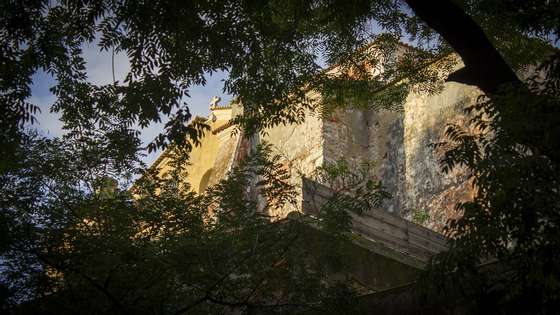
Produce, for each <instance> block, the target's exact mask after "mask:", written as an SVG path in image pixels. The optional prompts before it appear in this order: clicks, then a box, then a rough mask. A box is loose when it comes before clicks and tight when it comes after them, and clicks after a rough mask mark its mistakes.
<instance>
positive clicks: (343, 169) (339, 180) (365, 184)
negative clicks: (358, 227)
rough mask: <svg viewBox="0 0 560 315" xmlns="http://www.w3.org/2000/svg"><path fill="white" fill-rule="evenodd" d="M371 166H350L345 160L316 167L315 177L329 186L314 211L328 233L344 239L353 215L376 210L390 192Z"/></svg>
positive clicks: (366, 164) (389, 196)
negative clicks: (328, 189) (373, 174)
mask: <svg viewBox="0 0 560 315" xmlns="http://www.w3.org/2000/svg"><path fill="white" fill-rule="evenodd" d="M371 169H372V165H371V164H370V163H364V164H362V165H350V164H349V163H348V162H346V161H345V160H338V161H336V162H334V163H327V164H325V165H323V166H321V167H318V168H317V170H316V171H315V174H314V179H315V180H316V181H317V182H318V183H320V184H324V185H326V186H327V187H329V188H330V190H331V191H332V195H330V196H328V198H326V200H325V202H324V203H323V204H322V205H320V209H319V211H318V213H316V214H315V216H316V218H317V220H318V225H319V226H320V227H321V228H322V229H323V230H325V231H327V232H328V233H330V234H332V235H336V236H338V237H342V238H344V237H345V236H346V235H347V233H348V232H350V229H351V227H352V214H356V215H362V214H363V213H365V212H367V211H374V210H378V209H379V208H380V206H381V205H382V203H383V201H384V200H386V199H389V198H391V194H389V193H388V192H386V191H385V190H384V189H383V185H382V183H381V181H378V180H376V179H375V178H374V177H373V176H372V174H371Z"/></svg>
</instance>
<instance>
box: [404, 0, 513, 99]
mask: <svg viewBox="0 0 560 315" xmlns="http://www.w3.org/2000/svg"><path fill="white" fill-rule="evenodd" d="M405 1H406V3H407V4H408V5H409V6H410V8H411V9H412V10H413V11H414V13H415V14H416V15H417V16H418V17H419V18H421V19H422V20H423V21H424V22H425V23H426V24H427V25H428V26H429V27H431V28H432V29H434V30H435V31H436V32H438V33H439V34H440V35H441V36H442V37H443V38H444V39H445V40H446V41H447V43H448V44H449V45H450V46H451V47H452V48H453V49H454V50H455V52H457V54H459V56H461V58H462V59H463V62H464V63H465V68H463V69H460V70H458V71H456V72H453V73H451V74H450V75H449V77H448V78H447V80H448V81H455V82H460V83H464V84H469V85H475V86H477V87H479V88H480V89H481V90H482V91H483V92H484V93H486V94H488V95H491V94H494V93H496V92H497V91H498V89H499V88H500V87H501V86H502V85H504V84H507V83H521V81H520V80H519V78H517V75H516V74H515V72H514V71H513V70H512V69H511V68H510V67H509V65H508V64H507V63H506V62H505V60H504V59H503V58H502V56H501V55H500V53H499V52H498V51H497V50H496V49H495V48H494V45H492V43H490V40H488V38H487V37H486V34H485V33H484V31H483V30H482V29H481V28H480V26H479V25H478V24H476V22H475V21H474V20H473V19H472V18H471V17H470V16H469V15H468V14H467V13H465V12H464V11H463V10H462V9H461V8H460V7H459V6H457V5H456V4H455V3H453V2H452V1H449V0H445V1H426V0H405Z"/></svg>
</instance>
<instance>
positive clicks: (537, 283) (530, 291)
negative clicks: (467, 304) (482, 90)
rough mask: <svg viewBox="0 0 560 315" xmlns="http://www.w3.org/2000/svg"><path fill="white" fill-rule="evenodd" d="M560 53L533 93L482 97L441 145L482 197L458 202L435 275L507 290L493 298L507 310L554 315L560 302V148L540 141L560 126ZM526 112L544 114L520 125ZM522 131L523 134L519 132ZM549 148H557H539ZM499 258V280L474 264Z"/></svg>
mask: <svg viewBox="0 0 560 315" xmlns="http://www.w3.org/2000/svg"><path fill="white" fill-rule="evenodd" d="M557 58H558V57H557V56H555V57H554V58H552V59H551V60H550V61H548V62H547V63H544V64H543V65H542V66H541V67H540V68H539V69H538V70H539V71H538V72H537V74H536V75H534V76H533V78H532V79H531V80H530V81H529V90H527V89H523V88H519V87H515V88H513V87H512V88H504V90H503V92H502V93H501V94H500V95H499V96H495V97H493V98H492V99H489V98H485V97H480V98H479V100H478V102H477V103H476V104H474V105H472V106H470V107H468V108H467V109H466V113H467V114H470V117H471V119H470V124H469V125H468V126H458V125H449V126H448V127H447V130H446V135H447V138H448V142H447V143H440V144H438V145H437V146H448V145H450V144H451V148H450V149H448V150H447V151H446V152H445V155H444V156H443V158H442V166H443V169H444V170H445V171H448V172H449V171H451V170H452V169H453V168H455V167H457V166H460V165H462V166H466V167H467V168H468V169H470V171H471V174H472V175H471V176H472V178H473V183H474V187H475V188H476V190H477V194H476V196H475V198H474V200H473V201H471V202H465V203H462V204H459V205H458V210H459V211H461V212H462V213H463V216H462V217H461V218H459V219H457V220H454V221H452V222H451V223H450V225H449V227H448V229H449V232H450V233H451V234H452V235H454V239H453V240H452V243H451V246H452V247H451V249H450V251H449V252H448V253H443V254H442V255H440V256H439V257H437V258H436V260H435V261H434V267H435V268H434V271H433V272H434V273H436V274H437V273H443V274H449V273H450V272H457V273H458V274H459V275H458V276H462V277H465V278H464V279H463V280H462V281H461V282H462V283H467V284H468V285H472V284H474V283H479V285H480V286H481V287H479V288H478V290H475V291H474V292H476V294H480V292H499V293H500V294H501V295H499V298H497V300H495V301H492V302H491V303H488V301H487V302H486V303H487V304H493V303H496V304H494V305H493V307H496V308H497V309H500V310H501V312H503V313H511V312H516V313H526V314H535V313H539V314H549V313H550V314H552V313H554V312H555V311H556V310H557V309H558V305H559V304H558V303H559V300H558V288H559V285H560V273H559V270H560V265H559V261H560V258H559V257H558V248H559V246H560V243H559V240H560V235H559V234H558V228H557V227H558V224H560V221H559V220H560V216H559V214H560V209H558V205H559V204H560V195H559V177H558V176H559V174H560V173H559V172H558V163H557V160H556V159H555V157H556V154H555V151H556V150H558V148H557V146H556V145H552V144H549V142H548V141H549V139H546V138H544V139H535V138H532V134H533V135H536V134H547V133H548V132H553V131H551V130H550V128H558V127H557V124H558V118H559V117H560V116H558V114H557V108H558V106H559V103H558V100H559V99H558V96H557V95H558V86H557V84H555V83H554V82H556V81H557V80H558V71H557V69H558V59H557ZM525 108H526V110H523V109H525ZM547 108H548V109H551V110H549V111H546V110H545V109H547ZM545 112H546V113H547V114H544V113H545ZM521 115H524V116H527V115H531V116H532V117H531V120H532V121H536V119H535V118H537V117H538V119H539V124H534V125H533V126H531V127H530V128H526V127H527V126H523V124H521V123H517V124H515V123H512V121H513V120H514V119H515V121H518V122H521V121H523V120H525V119H526V117H520V116H521ZM537 115H538V116H537ZM547 129H549V130H547ZM510 130H513V132H511V131H510ZM521 130H524V134H523V135H518V134H515V133H514V132H521ZM527 131H530V132H531V133H532V134H527V133H526V132H527ZM521 141H523V142H521ZM529 141H530V142H529ZM529 143H530V144H529ZM531 144H532V145H531ZM543 147H544V148H549V149H550V151H548V152H547V153H545V152H544V151H542V150H539V148H543ZM495 260H497V261H498V263H499V264H501V265H503V268H505V269H506V270H507V272H505V273H504V274H502V275H501V276H498V278H497V279H488V277H489V276H490V275H488V274H486V273H484V272H483V273H482V274H481V271H480V270H477V269H474V268H473V266H477V265H479V264H480V263H482V262H488V261H495ZM474 279H478V280H474ZM481 279H482V280H481Z"/></svg>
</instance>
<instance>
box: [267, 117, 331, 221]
mask: <svg viewBox="0 0 560 315" xmlns="http://www.w3.org/2000/svg"><path fill="white" fill-rule="evenodd" d="M322 130H323V120H322V119H321V118H320V117H319V116H318V115H317V114H315V113H312V112H308V113H307V115H306V119H305V121H304V122H303V123H301V124H292V125H286V126H285V125H278V126H276V127H273V128H269V129H266V130H265V133H264V135H260V136H259V137H260V138H259V141H265V142H267V143H270V144H272V146H273V150H274V153H275V154H279V155H280V156H281V157H282V163H283V166H284V168H286V169H287V170H288V171H289V172H290V183H292V184H294V185H296V189H297V190H298V192H300V193H299V194H298V196H297V202H296V203H295V204H291V205H288V206H287V207H286V208H285V209H283V210H282V211H279V212H270V213H269V214H270V215H273V216H279V217H285V216H286V215H287V214H288V213H290V212H291V211H301V204H302V195H301V186H302V177H311V176H312V174H313V172H314V171H315V169H316V168H317V167H319V166H321V165H323V161H324V156H323V147H324V142H325V137H324V136H323V134H322Z"/></svg>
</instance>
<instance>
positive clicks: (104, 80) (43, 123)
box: [30, 43, 231, 164]
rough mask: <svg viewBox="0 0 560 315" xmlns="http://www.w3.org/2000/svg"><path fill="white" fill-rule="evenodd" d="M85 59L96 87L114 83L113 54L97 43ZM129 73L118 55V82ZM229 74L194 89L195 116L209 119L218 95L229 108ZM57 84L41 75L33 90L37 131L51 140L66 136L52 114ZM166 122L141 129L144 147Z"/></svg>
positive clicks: (220, 74) (124, 59)
mask: <svg viewBox="0 0 560 315" xmlns="http://www.w3.org/2000/svg"><path fill="white" fill-rule="evenodd" d="M84 57H85V59H86V61H87V72H88V78H89V80H90V81H91V82H93V83H95V84H108V83H111V82H112V81H113V74H112V70H111V54H110V53H109V52H101V51H100V50H99V47H98V46H97V45H96V44H95V43H91V44H89V45H87V46H85V47H84ZM128 71H129V63H128V59H127V57H126V55H124V54H117V55H116V56H115V79H116V80H119V81H122V80H123V79H124V77H125V76H126V74H127V73H128ZM225 78H226V73H223V72H218V73H214V74H213V75H212V76H208V77H207V83H206V85H205V86H197V87H193V88H192V89H191V90H190V92H189V94H190V98H188V99H185V101H186V102H187V103H188V104H189V105H190V106H189V107H190V110H191V112H192V113H193V117H194V116H195V115H198V116H207V115H208V114H209V113H210V110H209V104H210V99H211V98H212V96H214V95H217V96H220V97H221V98H222V101H221V102H220V104H227V102H229V100H231V96H230V95H227V94H224V93H223V92H222V88H223V82H222V80H223V79H225ZM55 83H56V82H55V80H54V79H53V78H52V77H51V76H49V75H48V74H46V73H44V72H38V73H36V74H35V75H34V76H33V85H32V88H31V91H32V96H31V98H30V101H31V102H32V103H34V104H36V105H38V106H39V107H40V108H41V113H40V114H38V115H37V117H36V118H37V120H38V123H37V124H35V125H33V126H32V127H33V128H36V129H37V130H39V131H40V132H41V133H42V134H44V135H46V136H48V137H59V136H61V135H62V134H63V130H62V123H61V122H60V120H59V118H60V115H59V114H57V113H51V112H50V110H49V109H50V106H51V105H52V104H53V103H54V101H55V100H56V99H55V96H54V95H53V94H52V93H51V92H50V91H49V89H50V88H51V87H52V86H53V85H54V84H55ZM164 124H165V122H162V123H159V124H152V125H150V126H149V127H148V128H145V129H141V132H142V136H141V139H142V141H143V143H144V144H147V143H149V142H150V141H151V140H153V139H154V138H155V136H156V135H157V134H159V133H160V132H161V131H162V130H163V125H164ZM159 153H160V152H155V153H152V154H150V155H148V156H146V157H145V158H144V161H145V162H146V163H148V164H149V163H151V162H152V161H153V160H155V159H156V158H157V156H158V154H159Z"/></svg>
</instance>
